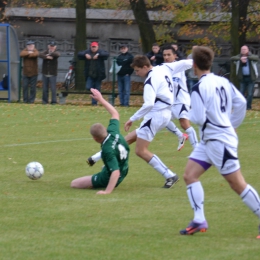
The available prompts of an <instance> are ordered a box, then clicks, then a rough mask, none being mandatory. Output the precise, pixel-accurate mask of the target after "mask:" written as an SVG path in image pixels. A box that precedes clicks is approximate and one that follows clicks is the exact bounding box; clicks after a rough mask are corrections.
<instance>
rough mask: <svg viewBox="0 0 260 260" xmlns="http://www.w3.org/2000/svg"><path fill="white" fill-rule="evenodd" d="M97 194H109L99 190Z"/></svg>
mask: <svg viewBox="0 0 260 260" xmlns="http://www.w3.org/2000/svg"><path fill="white" fill-rule="evenodd" d="M97 194H101V195H103V194H109V193H106V191H104V190H100V191H98V192H97Z"/></svg>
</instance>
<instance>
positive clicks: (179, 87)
mask: <svg viewBox="0 0 260 260" xmlns="http://www.w3.org/2000/svg"><path fill="white" fill-rule="evenodd" d="M176 57H177V54H176V51H175V49H174V48H173V47H172V46H170V45H169V46H165V47H164V48H163V58H164V62H166V63H167V64H168V63H172V62H175V59H176ZM172 80H173V83H174V97H175V99H174V105H173V106H172V119H178V120H179V122H180V125H181V127H182V128H183V130H185V132H186V133H187V134H186V135H185V134H183V133H182V132H181V131H180V130H179V129H178V128H177V127H176V125H175V124H174V123H173V122H172V121H170V123H169V124H168V125H167V127H166V128H167V129H168V130H169V131H170V132H172V133H174V134H175V135H177V136H178V138H179V146H178V149H177V150H178V151H179V150H180V149H181V148H182V147H183V145H184V142H185V140H186V139H187V138H189V141H190V143H191V145H192V147H193V148H195V147H196V145H197V143H198V139H197V134H196V131H195V130H194V128H193V127H192V126H191V124H190V121H189V115H188V112H189V110H190V93H189V91H188V88H187V84H186V76H185V72H184V71H180V72H178V73H175V72H174V71H172Z"/></svg>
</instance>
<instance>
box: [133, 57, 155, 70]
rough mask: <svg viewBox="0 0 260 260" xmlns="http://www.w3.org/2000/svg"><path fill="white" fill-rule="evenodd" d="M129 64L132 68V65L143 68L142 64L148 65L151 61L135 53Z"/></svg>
mask: <svg viewBox="0 0 260 260" xmlns="http://www.w3.org/2000/svg"><path fill="white" fill-rule="evenodd" d="M130 66H131V67H132V68H134V67H137V68H143V67H144V66H146V67H150V66H151V62H150V60H149V59H148V58H147V57H146V56H145V55H136V56H135V57H134V60H133V62H132V64H131V65H130Z"/></svg>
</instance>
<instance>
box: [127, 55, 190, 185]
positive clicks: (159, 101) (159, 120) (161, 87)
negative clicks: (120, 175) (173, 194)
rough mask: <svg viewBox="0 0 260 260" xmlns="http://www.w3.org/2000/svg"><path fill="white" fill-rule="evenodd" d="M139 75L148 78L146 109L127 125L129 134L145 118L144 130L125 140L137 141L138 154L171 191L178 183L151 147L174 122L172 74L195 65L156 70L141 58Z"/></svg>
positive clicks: (137, 63)
mask: <svg viewBox="0 0 260 260" xmlns="http://www.w3.org/2000/svg"><path fill="white" fill-rule="evenodd" d="M131 66H132V67H133V68H134V70H135V73H136V75H139V76H141V77H146V79H145V82H144V92H143V99H144V104H143V105H142V107H141V108H140V109H139V110H138V111H137V112H136V113H135V114H134V115H133V116H132V117H130V119H129V120H128V121H127V122H126V123H125V130H126V131H128V130H129V128H130V127H131V125H132V123H133V122H134V121H137V120H139V119H141V118H143V121H142V123H141V125H140V127H139V128H138V129H137V130H134V131H132V132H131V133H129V134H128V135H127V136H126V137H125V138H126V140H127V142H128V143H132V142H134V141H136V149H135V152H136V154H137V155H138V156H139V157H141V158H142V159H143V160H145V161H146V162H147V163H148V164H150V165H151V166H152V167H153V168H154V169H155V170H156V171H158V172H159V173H160V174H161V175H162V176H164V178H165V179H166V182H165V184H164V188H170V187H172V185H174V184H175V183H176V182H177V181H178V180H179V178H178V176H177V175H176V174H175V173H173V172H172V171H171V170H170V169H169V168H168V167H167V166H166V165H164V164H163V162H162V161H161V160H160V158H159V157H158V156H156V155H155V154H153V153H151V152H150V151H149V150H148V147H149V144H150V143H151V141H152V140H153V138H154V137H155V135H156V133H157V132H158V131H160V130H161V129H163V128H165V127H166V126H167V125H168V124H169V122H170V120H171V107H172V105H173V103H174V95H173V91H174V88H173V82H172V79H171V72H172V71H173V72H175V73H178V72H180V71H183V70H186V69H189V68H191V66H192V61H191V60H190V61H188V60H183V61H179V62H176V63H175V64H170V65H167V66H166V64H162V65H159V66H155V67H153V66H152V65H151V64H150V61H149V60H148V58H147V57H146V56H143V55H137V56H135V58H134V61H133V63H132V65H131Z"/></svg>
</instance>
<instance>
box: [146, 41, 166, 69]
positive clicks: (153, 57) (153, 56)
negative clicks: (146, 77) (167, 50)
mask: <svg viewBox="0 0 260 260" xmlns="http://www.w3.org/2000/svg"><path fill="white" fill-rule="evenodd" d="M145 55H146V57H147V58H148V59H149V60H150V62H151V64H152V66H157V65H160V64H162V63H163V55H162V52H161V50H160V46H159V45H158V43H154V44H153V46H152V50H151V51H150V52H148V53H146V54H145Z"/></svg>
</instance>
